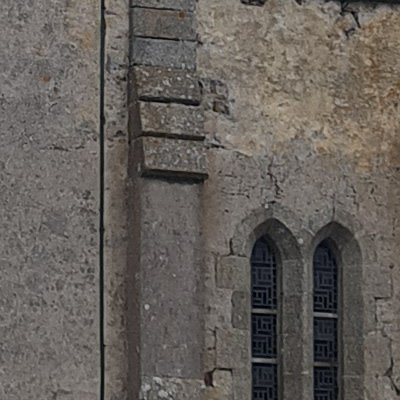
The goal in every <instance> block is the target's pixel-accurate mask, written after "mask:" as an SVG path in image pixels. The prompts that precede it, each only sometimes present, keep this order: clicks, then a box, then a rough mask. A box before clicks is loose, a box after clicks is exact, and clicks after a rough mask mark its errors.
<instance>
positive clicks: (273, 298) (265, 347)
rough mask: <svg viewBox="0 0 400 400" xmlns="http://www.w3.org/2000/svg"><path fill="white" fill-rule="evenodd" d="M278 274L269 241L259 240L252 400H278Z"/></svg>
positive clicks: (255, 266)
mask: <svg viewBox="0 0 400 400" xmlns="http://www.w3.org/2000/svg"><path fill="white" fill-rule="evenodd" d="M277 273H278V271H277V260H276V254H275V252H274V250H273V248H272V247H271V245H270V243H269V242H268V241H267V240H266V239H265V238H261V239H259V240H257V242H256V243H255V245H254V248H253V251H252V255H251V280H252V282H251V291H252V301H251V304H252V312H251V327H252V336H251V339H252V398H253V400H278V338H277V336H278V335H277V325H278V323H279V321H278V317H279V316H278V293H277V292H278V285H277V281H278V279H277Z"/></svg>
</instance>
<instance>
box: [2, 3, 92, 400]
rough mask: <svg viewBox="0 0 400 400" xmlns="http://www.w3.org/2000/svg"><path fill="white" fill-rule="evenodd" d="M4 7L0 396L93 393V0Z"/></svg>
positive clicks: (11, 399) (62, 399)
mask: <svg viewBox="0 0 400 400" xmlns="http://www.w3.org/2000/svg"><path fill="white" fill-rule="evenodd" d="M0 14H1V16H2V23H1V26H0V36H1V43H0V54H1V57H0V70H1V78H0V81H1V84H0V93H1V95H0V104H1V107H0V108H1V111H0V131H1V139H0V140H1V150H0V175H1V186H2V188H1V191H0V214H1V227H0V231H1V233H0V237H1V240H0V247H1V268H0V336H1V339H0V398H2V399H7V400H28V399H43V400H44V399H54V400H55V399H57V400H72V399H81V400H95V399H98V398H99V397H98V391H99V340H98V332H99V320H98V304H99V295H98V277H99V275H98V272H99V269H98V251H99V245H98V207H99V204H98V193H99V190H98V179H99V178H98V166H99V159H98V149H99V143H98V132H99V113H98V109H99V106H98V99H99V64H98V59H99V46H98V44H99V18H98V16H99V10H98V2H97V1H94V0H81V1H76V0H71V1H64V0H54V1H40V2H38V1H25V0H21V1H19V0H11V1H8V0H3V1H2V2H1V4H0Z"/></svg>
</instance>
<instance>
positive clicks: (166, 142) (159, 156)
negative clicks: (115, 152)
mask: <svg viewBox="0 0 400 400" xmlns="http://www.w3.org/2000/svg"><path fill="white" fill-rule="evenodd" d="M138 146H139V147H140V151H141V163H140V172H141V173H142V174H143V175H145V176H166V177H168V176H169V177H175V178H177V177H178V178H188V179H199V180H203V179H205V178H206V177H207V162H206V154H205V149H204V145H203V143H202V142H199V141H188V140H179V139H166V138H154V137H143V138H140V139H139V140H138Z"/></svg>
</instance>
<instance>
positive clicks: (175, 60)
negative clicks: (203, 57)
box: [131, 37, 197, 70]
mask: <svg viewBox="0 0 400 400" xmlns="http://www.w3.org/2000/svg"><path fill="white" fill-rule="evenodd" d="M131 43H132V62H133V64H134V65H152V66H161V67H169V68H178V69H188V70H194V69H195V68H196V46H197V43H196V42H190V41H185V40H169V39H151V38H142V37H136V38H134V39H133V40H132V41H131Z"/></svg>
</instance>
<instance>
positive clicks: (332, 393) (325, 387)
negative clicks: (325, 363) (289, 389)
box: [314, 367, 338, 400]
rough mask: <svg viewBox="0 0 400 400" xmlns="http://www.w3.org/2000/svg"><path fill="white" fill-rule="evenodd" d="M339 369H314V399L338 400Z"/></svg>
mask: <svg viewBox="0 0 400 400" xmlns="http://www.w3.org/2000/svg"><path fill="white" fill-rule="evenodd" d="M337 388H338V385H337V368H327V367H315V368H314V398H315V399H318V400H336V399H337V398H338V389H337Z"/></svg>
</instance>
